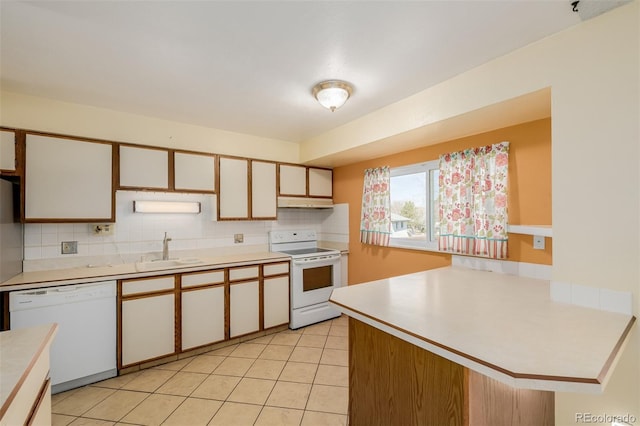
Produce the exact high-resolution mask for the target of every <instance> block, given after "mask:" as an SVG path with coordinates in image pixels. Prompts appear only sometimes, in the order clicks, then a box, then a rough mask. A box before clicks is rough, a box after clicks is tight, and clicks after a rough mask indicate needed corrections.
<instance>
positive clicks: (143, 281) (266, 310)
mask: <svg viewBox="0 0 640 426" xmlns="http://www.w3.org/2000/svg"><path fill="white" fill-rule="evenodd" d="M289 274H290V272H289V262H288V261H284V262H282V261H281V262H274V263H264V264H254V265H247V266H238V267H229V268H220V269H214V270H206V271H198V272H188V273H182V274H180V273H179V274H175V275H163V276H157V277H147V278H136V279H128V280H123V281H120V282H119V284H118V285H119V287H118V306H119V308H118V309H119V313H118V336H119V338H118V345H119V346H118V369H123V368H127V367H131V366H135V365H138V364H142V363H145V362H148V361H152V360H156V359H160V358H163V357H168V356H171V355H176V354H178V353H181V352H187V351H190V350H193V349H196V348H202V347H205V346H207V345H212V344H214V343H218V342H222V341H225V340H229V339H232V338H235V337H239V336H244V335H247V334H251V333H255V332H257V331H261V330H265V329H269V328H272V327H276V326H281V325H285V324H288V323H289Z"/></svg>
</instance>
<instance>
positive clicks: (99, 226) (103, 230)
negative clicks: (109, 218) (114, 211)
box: [91, 223, 116, 235]
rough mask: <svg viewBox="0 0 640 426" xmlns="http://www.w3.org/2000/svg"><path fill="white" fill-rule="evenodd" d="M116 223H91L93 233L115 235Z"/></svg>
mask: <svg viewBox="0 0 640 426" xmlns="http://www.w3.org/2000/svg"><path fill="white" fill-rule="evenodd" d="M115 226H116V225H115V223H96V224H94V225H91V230H92V231H93V235H113V228H115Z"/></svg>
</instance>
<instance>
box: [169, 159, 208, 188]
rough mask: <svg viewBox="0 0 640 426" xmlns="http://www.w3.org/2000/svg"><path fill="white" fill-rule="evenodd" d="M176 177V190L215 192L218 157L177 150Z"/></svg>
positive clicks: (175, 160)
mask: <svg viewBox="0 0 640 426" xmlns="http://www.w3.org/2000/svg"><path fill="white" fill-rule="evenodd" d="M174 179H175V181H174V187H175V189H176V190H184V191H189V190H190V191H207V192H215V190H216V157H215V156H213V155H199V154H190V153H186V152H176V153H175V155H174Z"/></svg>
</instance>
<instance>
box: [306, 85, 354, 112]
mask: <svg viewBox="0 0 640 426" xmlns="http://www.w3.org/2000/svg"><path fill="white" fill-rule="evenodd" d="M352 92H353V87H351V85H350V84H349V83H347V82H346V81H341V80H327V81H322V82H320V83H318V84H316V85H315V86H314V87H313V96H314V97H315V98H316V99H317V100H318V102H320V105H322V106H323V107H325V108H327V109H330V110H331V112H333V111H335V110H336V109H338V108H340V107H341V106H342V105H344V103H345V102H347V99H349V96H351V93H352Z"/></svg>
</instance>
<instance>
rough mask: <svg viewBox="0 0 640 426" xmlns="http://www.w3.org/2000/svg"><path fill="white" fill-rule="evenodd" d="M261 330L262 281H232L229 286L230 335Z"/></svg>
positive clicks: (235, 335) (236, 335)
mask: <svg viewBox="0 0 640 426" xmlns="http://www.w3.org/2000/svg"><path fill="white" fill-rule="evenodd" d="M258 330H260V282H259V281H258V280H254V281H248V282H242V283H231V285H230V287H229V337H231V338H233V337H238V336H242V335H244V334H249V333H253V332H254V331H258Z"/></svg>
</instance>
